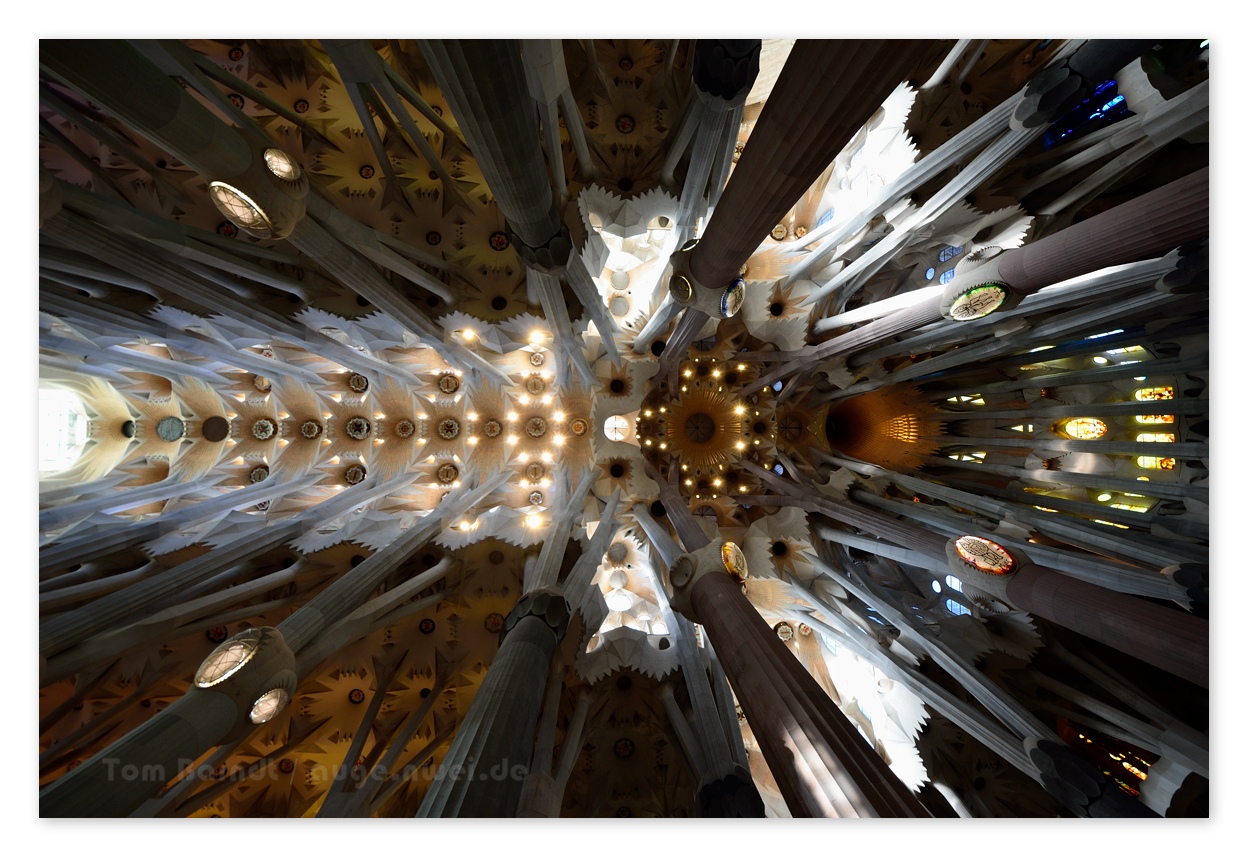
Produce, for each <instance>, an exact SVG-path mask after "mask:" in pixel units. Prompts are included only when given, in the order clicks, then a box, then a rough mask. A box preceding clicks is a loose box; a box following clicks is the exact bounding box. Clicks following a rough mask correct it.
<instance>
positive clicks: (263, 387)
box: [251, 375, 273, 393]
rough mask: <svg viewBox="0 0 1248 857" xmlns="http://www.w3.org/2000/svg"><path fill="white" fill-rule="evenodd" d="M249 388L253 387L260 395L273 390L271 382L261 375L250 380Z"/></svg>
mask: <svg viewBox="0 0 1248 857" xmlns="http://www.w3.org/2000/svg"><path fill="white" fill-rule="evenodd" d="M251 386H253V387H255V388H256V389H257V390H259V391H260V392H261V393H267V392H269V390H271V389H273V382H272V381H270V380H269V379H268V378H266V377H264V376H263V375H257V376H256V377H255V378H252V379H251Z"/></svg>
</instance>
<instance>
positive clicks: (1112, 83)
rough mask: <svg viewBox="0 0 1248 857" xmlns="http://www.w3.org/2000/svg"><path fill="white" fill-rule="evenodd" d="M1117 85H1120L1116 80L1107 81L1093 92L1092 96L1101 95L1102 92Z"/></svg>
mask: <svg viewBox="0 0 1248 857" xmlns="http://www.w3.org/2000/svg"><path fill="white" fill-rule="evenodd" d="M1117 85H1118V81H1116V80H1107V81H1105V82H1104V83H1102V84H1101V85H1100V86H1098V87H1097V88H1096V89H1094V90H1092V94H1093V95H1100V94H1101V93H1102V92H1104V91H1105V90H1107V89H1109V88H1110V87H1111V86H1117Z"/></svg>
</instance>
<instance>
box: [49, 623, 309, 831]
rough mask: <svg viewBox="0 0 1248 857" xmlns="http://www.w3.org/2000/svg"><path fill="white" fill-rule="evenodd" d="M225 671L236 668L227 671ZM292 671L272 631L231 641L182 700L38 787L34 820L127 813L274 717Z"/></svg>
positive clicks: (289, 688) (253, 631)
mask: <svg viewBox="0 0 1248 857" xmlns="http://www.w3.org/2000/svg"><path fill="white" fill-rule="evenodd" d="M218 659H219V660H220V663H215V662H216V661H217V660H218ZM240 661H241V663H240ZM231 665H236V666H237V668H236V669H235V670H234V671H232V672H231V671H228V669H229V667H230V666H231ZM294 668H295V658H294V655H293V654H292V653H291V651H290V648H289V647H288V646H287V645H286V643H285V641H284V640H283V639H282V635H281V634H280V633H279V632H278V631H277V629H275V628H249V629H247V630H246V631H243V632H241V633H239V634H236V635H234V636H233V637H231V638H230V639H229V640H226V641H225V642H224V643H222V644H221V645H220V646H218V647H217V648H216V649H214V650H213V652H212V654H210V655H209V656H208V658H207V659H206V660H205V661H204V665H203V666H201V667H200V671H199V673H198V674H197V675H196V679H195V683H194V684H193V685H192V687H191V689H190V690H189V691H187V693H186V695H185V696H183V697H182V698H181V699H179V700H177V701H176V702H174V703H173V704H172V705H170V706H169V707H168V708H166V709H164V710H163V711H161V712H160V713H158V714H157V715H156V716H155V717H153V718H152V719H150V720H148V721H147V722H146V723H144V724H143V725H142V726H140V727H138V728H137V729H135V730H133V731H131V732H130V733H129V734H127V735H126V736H125V737H124V738H122V739H121V740H119V741H115V742H113V743H112V744H110V745H108V746H107V747H105V748H104V749H103V750H101V751H100V752H98V753H96V754H95V755H94V756H92V757H91V758H90V759H88V760H87V761H86V762H84V763H83V764H81V765H79V766H78V767H77V768H75V769H74V770H72V771H70V772H69V773H67V774H66V775H65V776H63V777H61V778H60V779H58V780H56V781H55V782H53V783H51V784H50V785H48V786H47V787H46V788H44V789H43V790H42V791H41V792H40V794H39V814H40V815H42V816H45V817H58V818H64V817H93V818H110V817H111V818H115V817H124V816H128V815H130V814H131V813H132V812H134V811H135V810H136V809H138V807H139V806H140V805H141V804H142V803H143V801H144V800H146V799H147V798H148V797H150V796H151V795H152V794H153V793H154V792H155V791H156V790H157V789H159V788H160V787H161V786H163V785H164V784H165V783H167V782H168V781H169V780H171V779H173V777H175V776H176V775H177V774H178V773H179V772H180V771H181V770H182V769H183V768H185V767H187V766H188V765H190V764H192V763H193V762H194V761H195V760H196V759H197V758H199V757H200V755H202V754H203V752H204V750H206V749H207V748H209V747H212V746H214V745H216V744H221V743H224V742H227V741H230V740H234V739H237V738H241V737H242V736H243V735H246V734H247V732H249V731H251V729H253V728H254V724H256V723H263V722H265V721H267V720H269V719H271V718H272V717H274V716H275V715H276V714H277V713H278V712H279V711H280V710H281V708H282V707H284V706H285V704H286V702H288V701H289V699H290V696H291V694H292V693H294V690H295V685H296V683H297V682H296V678H295V672H294ZM223 671H225V675H224V678H218V676H219V675H220V674H221V673H222V672H223ZM262 699H263V700H264V703H262V702H261V700H262ZM266 704H271V705H276V710H272V711H268V710H266V708H265V705H266ZM190 776H195V774H193V773H192V774H190Z"/></svg>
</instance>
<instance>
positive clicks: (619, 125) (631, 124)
mask: <svg viewBox="0 0 1248 857" xmlns="http://www.w3.org/2000/svg"><path fill="white" fill-rule="evenodd" d="M615 130H617V131H619V132H620V133H621V134H631V133H633V131H635V130H637V120H635V119H634V118H633V117H632V116H629V115H628V114H627V113H621V114H620V115H619V116H617V117H615Z"/></svg>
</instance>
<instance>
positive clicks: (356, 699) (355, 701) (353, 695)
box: [347, 687, 364, 705]
mask: <svg viewBox="0 0 1248 857" xmlns="http://www.w3.org/2000/svg"><path fill="white" fill-rule="evenodd" d="M347 699H349V700H351V704H352V705H359V704H360V703H362V702H363V701H364V691H362V690H360V689H359V688H358V687H353V688H351V692H350V693H348V694H347Z"/></svg>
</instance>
